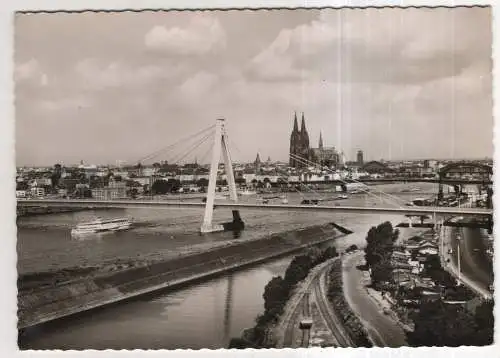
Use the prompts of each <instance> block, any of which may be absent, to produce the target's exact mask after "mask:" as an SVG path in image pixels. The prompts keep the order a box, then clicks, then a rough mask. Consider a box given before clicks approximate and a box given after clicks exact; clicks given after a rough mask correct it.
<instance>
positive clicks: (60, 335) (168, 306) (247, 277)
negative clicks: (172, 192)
mask: <svg viewBox="0 0 500 358" xmlns="http://www.w3.org/2000/svg"><path fill="white" fill-rule="evenodd" d="M410 186H413V187H414V186H416V185H405V184H386V185H380V186H377V187H376V189H379V190H383V191H384V192H385V193H390V194H391V195H394V196H396V197H399V198H400V199H399V200H396V201H395V199H394V198H391V199H388V198H389V197H388V196H385V195H379V194H375V192H373V193H372V194H369V195H366V194H362V195H352V196H351V197H350V198H349V199H347V200H342V201H338V203H339V204H340V205H351V206H358V205H360V206H361V205H364V206H379V207H380V206H393V207H394V206H395V205H396V203H397V204H399V205H404V203H405V202H407V201H409V200H411V199H414V198H416V197H427V196H430V195H431V194H432V193H434V194H435V193H437V186H436V185H435V184H430V183H426V184H418V187H420V188H421V191H419V192H414V193H411V194H408V193H401V190H402V189H403V188H408V187H410ZM374 189H375V188H374ZM372 191H374V190H372ZM327 195H330V194H327ZM335 195H336V194H334V193H332V194H331V195H330V196H335ZM306 197H307V195H306ZM309 197H317V195H316V194H309ZM288 199H289V202H290V204H293V203H298V202H300V200H301V199H302V196H299V195H298V194H295V195H293V194H289V197H288ZM243 200H249V201H251V200H255V199H254V198H251V197H249V198H243ZM389 201H392V203H389ZM328 205H332V203H328ZM96 215H99V216H101V217H117V216H129V217H132V218H133V219H134V222H135V223H136V227H135V228H134V229H133V230H130V231H127V232H122V233H119V234H110V235H105V236H101V237H94V238H90V239H87V240H74V239H72V238H71V236H70V234H69V232H70V229H71V228H72V227H73V226H74V225H75V224H76V223H78V222H81V221H85V220H88V219H91V218H93V217H95V216H96ZM202 215H203V211H202V210H201V209H164V208H161V209H126V210H108V211H99V212H92V211H85V212H76V213H64V214H53V215H46V216H34V217H25V218H20V219H19V220H18V245H17V246H18V271H19V273H23V274H24V273H33V272H44V271H50V270H58V269H62V268H68V267H78V266H99V265H103V264H105V263H111V262H114V261H116V260H117V259H119V260H134V259H150V258H158V257H166V256H169V255H173V254H175V253H177V252H185V251H186V250H189V249H190V248H192V247H196V246H198V247H203V245H205V246H208V245H211V244H213V243H217V242H224V241H229V240H233V236H232V234H231V233H216V234H210V235H199V234H198V230H199V226H200V223H201V220H202ZM241 215H242V218H243V220H244V221H245V223H246V229H245V231H244V232H242V234H241V237H240V238H239V240H241V239H251V238H254V237H260V236H263V235H267V234H269V233H271V232H280V231H284V230H290V229H294V228H299V227H305V226H309V225H316V224H322V223H328V222H332V221H334V222H336V223H338V224H340V225H343V226H345V227H347V228H349V229H351V230H353V231H354V233H353V234H351V235H348V236H344V237H341V238H338V239H336V240H334V241H332V244H334V245H335V246H336V247H337V248H338V249H340V250H342V249H344V248H346V247H347V246H349V245H351V244H356V245H358V246H363V245H364V240H365V236H366V233H367V231H368V230H369V228H370V227H371V226H374V225H378V224H380V223H381V222H383V221H387V220H388V221H391V222H392V223H393V225H396V224H397V223H399V222H401V221H402V220H403V217H402V216H394V215H392V216H391V215H375V214H362V215H355V214H343V213H304V212H301V213H292V212H283V213H278V212H266V211H257V210H255V211H242V212H241ZM229 216H230V213H229V212H227V211H222V210H221V211H219V210H216V212H215V217H214V221H217V222H223V221H228V218H229ZM403 230H406V231H412V230H416V229H403ZM407 234H408V233H407ZM290 260H291V256H290V257H284V258H280V259H276V260H273V261H269V262H266V263H264V264H260V265H258V266H255V267H251V268H248V269H245V270H242V271H239V272H236V273H233V274H230V275H226V276H223V277H220V278H216V279H212V280H210V281H205V282H201V283H198V284H195V285H193V286H190V287H187V288H183V289H179V290H177V291H175V292H170V293H166V294H161V295H158V296H155V297H148V298H144V299H138V300H134V301H130V302H125V303H122V304H120V305H116V306H112V307H109V308H105V309H102V310H96V311H91V312H88V314H86V315H84V316H83V317H78V318H70V319H66V320H63V321H60V322H58V323H56V324H53V325H50V327H49V326H41V327H38V328H35V329H34V330H32V331H30V332H29V333H28V334H27V335H26V336H24V337H22V338H21V339H20V342H19V343H20V346H21V348H22V349H176V348H184V349H187V348H191V349H200V348H212V349H216V348H225V347H227V344H228V342H229V340H230V338H231V337H235V336H239V335H240V334H241V331H242V330H243V329H245V328H248V327H251V326H253V325H254V321H255V318H256V316H257V315H258V314H260V313H261V312H262V311H263V308H264V307H263V303H264V302H263V298H262V294H263V291H264V287H265V285H266V284H267V282H268V281H269V280H270V279H271V278H272V277H273V276H276V275H283V274H284V272H285V270H286V267H287V266H288V264H289V262H290Z"/></svg>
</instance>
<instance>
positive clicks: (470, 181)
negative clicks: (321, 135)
mask: <svg viewBox="0 0 500 358" xmlns="http://www.w3.org/2000/svg"><path fill="white" fill-rule="evenodd" d="M346 183H348V184H355V183H363V184H383V183H387V184H390V183H435V184H443V185H468V184H470V185H492V184H493V182H492V181H491V180H480V179H459V178H457V179H442V180H440V179H437V178H380V179H373V178H369V179H356V180H354V179H342V180H336V179H332V180H311V181H307V180H304V181H286V182H285V181H283V182H282V183H280V182H277V183H271V185H276V184H278V185H279V184H292V185H299V184H303V185H311V184H332V185H339V186H340V185H345V184H346Z"/></svg>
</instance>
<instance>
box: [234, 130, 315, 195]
mask: <svg viewBox="0 0 500 358" xmlns="http://www.w3.org/2000/svg"><path fill="white" fill-rule="evenodd" d="M226 136H227V134H226ZM227 138H228V141H229V142H230V143H231V145H232V147H233V148H235V149H236V151H238V152H239V153H240V154H243V152H242V151H241V150H240V149H239V148H238V146H236V145H235V144H234V142H233V141H232V140H231V139H230V138H229V136H227ZM228 150H229V148H228ZM285 181H286V183H287V184H289V185H290V188H291V189H293V190H295V191H296V192H297V194H299V196H300V197H301V199H302V200H304V199H305V198H306V197H305V196H304V194H303V193H302V192H301V191H300V190H298V189H297V188H296V186H295V185H292V184H291V183H290V182H289V181H288V179H285Z"/></svg>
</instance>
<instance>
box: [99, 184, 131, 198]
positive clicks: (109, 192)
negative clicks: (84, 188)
mask: <svg viewBox="0 0 500 358" xmlns="http://www.w3.org/2000/svg"><path fill="white" fill-rule="evenodd" d="M92 197H93V198H95V199H99V200H113V199H125V198H126V197H127V184H126V182H124V181H114V180H110V182H109V185H108V186H107V187H105V188H97V189H92Z"/></svg>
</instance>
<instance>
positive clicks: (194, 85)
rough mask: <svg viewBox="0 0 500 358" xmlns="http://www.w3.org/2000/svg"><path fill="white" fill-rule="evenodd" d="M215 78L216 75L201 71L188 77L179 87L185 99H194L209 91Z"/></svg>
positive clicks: (214, 82)
mask: <svg viewBox="0 0 500 358" xmlns="http://www.w3.org/2000/svg"><path fill="white" fill-rule="evenodd" d="M217 80H218V76H217V75H215V74H212V73H209V72H204V71H202V72H198V73H196V74H195V75H193V76H191V77H189V78H188V79H187V80H186V81H184V83H182V85H181V86H180V87H179V89H180V91H181V93H182V94H183V95H184V96H185V97H184V98H185V99H186V100H188V101H189V100H195V99H198V98H199V97H200V96H202V95H205V94H206V93H207V92H208V91H210V89H211V88H212V87H213V86H214V85H215V84H216V82H217Z"/></svg>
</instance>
